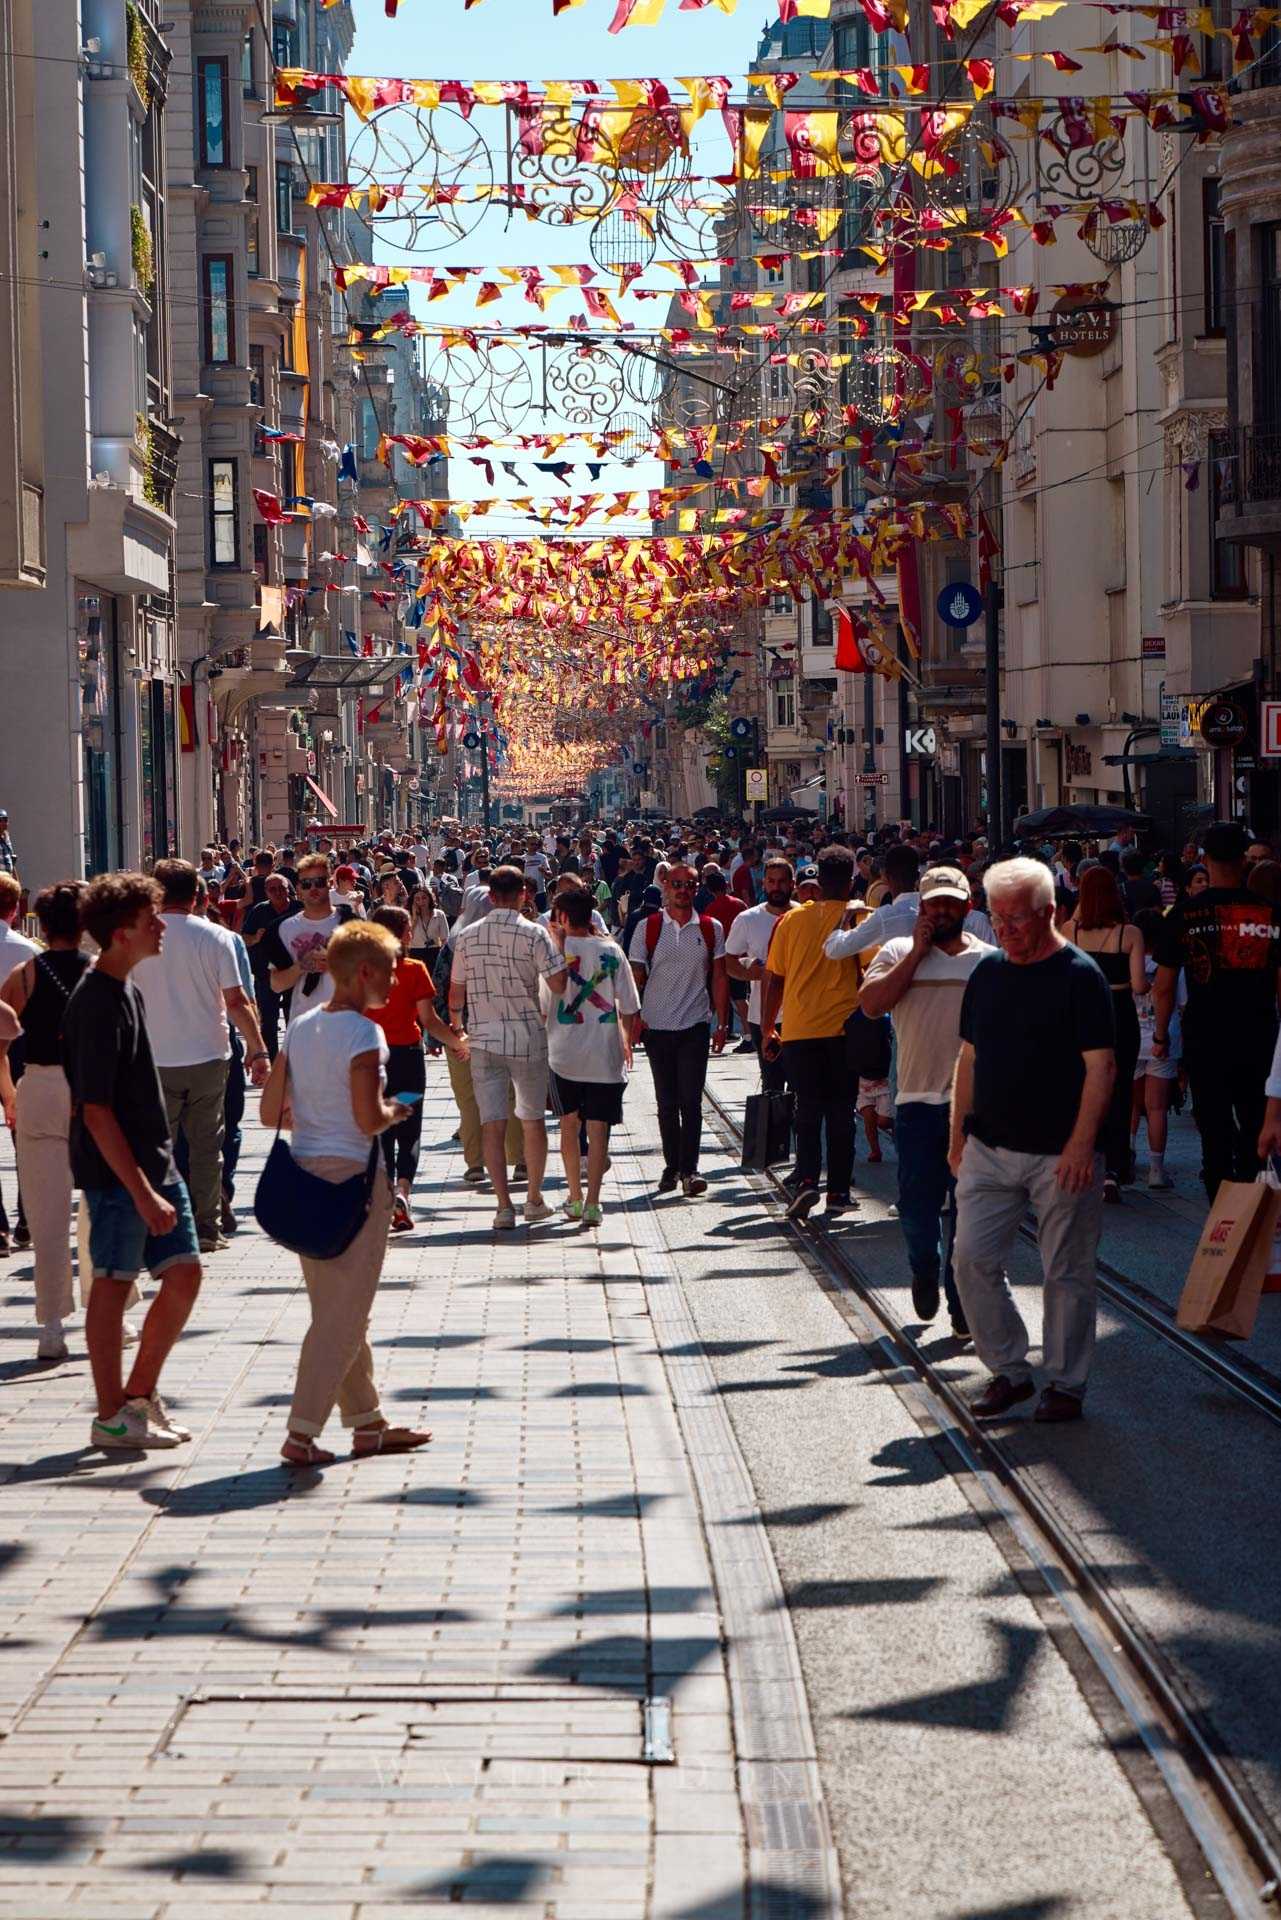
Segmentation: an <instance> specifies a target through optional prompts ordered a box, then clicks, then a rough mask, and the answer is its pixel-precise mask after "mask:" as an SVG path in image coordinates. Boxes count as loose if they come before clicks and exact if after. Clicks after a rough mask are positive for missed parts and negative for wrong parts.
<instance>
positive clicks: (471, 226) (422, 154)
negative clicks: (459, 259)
mask: <svg viewBox="0 0 1281 1920" xmlns="http://www.w3.org/2000/svg"><path fill="white" fill-rule="evenodd" d="M347 178H348V180H349V181H350V183H351V185H352V186H353V187H357V188H362V189H367V190H368V195H369V197H368V198H366V199H363V200H360V201H357V203H356V205H355V207H354V209H353V212H354V215H355V218H356V219H357V220H358V221H359V222H360V224H361V225H362V226H363V227H364V228H365V229H366V230H367V232H368V233H369V234H370V236H371V239H372V236H373V235H374V234H375V233H376V234H377V236H378V242H379V247H380V250H383V251H389V252H391V253H395V254H401V255H404V256H406V257H410V256H413V255H415V254H426V253H440V252H442V251H443V250H444V249H445V248H447V247H453V246H456V245H457V244H458V243H459V242H460V241H462V240H466V239H467V237H468V236H469V235H470V234H472V233H474V232H475V231H476V229H477V227H479V225H480V223H481V221H482V220H483V219H484V218H485V215H486V214H487V213H488V211H489V204H490V203H489V197H488V196H489V192H490V190H491V189H492V187H493V184H494V165H493V158H492V155H491V154H490V151H489V147H488V144H487V143H486V141H485V139H484V137H483V135H482V134H480V133H479V132H478V131H477V130H476V128H475V127H473V126H472V125H471V123H470V122H469V121H467V120H464V118H463V116H462V114H461V113H457V112H455V111H454V109H453V108H452V107H434V108H431V109H427V108H422V107H412V106H395V107H383V108H382V109H381V110H380V111H379V112H378V113H375V114H374V115H372V117H371V118H370V119H368V120H366V121H364V122H363V123H362V124H361V126H360V127H359V128H358V129H357V131H356V133H355V135H354V136H353V138H352V141H351V146H350V149H349V152H348V160H347ZM393 180H394V181H397V182H400V183H403V189H404V190H403V192H402V193H400V194H398V195H397V197H395V198H392V199H388V201H387V202H386V204H385V205H384V206H382V207H381V208H377V210H375V208H376V203H377V190H378V188H379V186H380V185H385V184H386V183H387V182H388V181H393ZM455 191H456V192H457V196H458V197H457V198H456V199H454V198H451V196H452V195H453V194H454V193H455Z"/></svg>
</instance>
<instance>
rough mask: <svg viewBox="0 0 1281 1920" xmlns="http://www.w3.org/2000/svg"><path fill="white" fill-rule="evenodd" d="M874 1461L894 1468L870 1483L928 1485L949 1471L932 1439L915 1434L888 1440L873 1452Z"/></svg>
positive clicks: (879, 1465) (876, 1465)
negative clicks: (877, 1451) (876, 1451)
mask: <svg viewBox="0 0 1281 1920" xmlns="http://www.w3.org/2000/svg"><path fill="white" fill-rule="evenodd" d="M872 1465H873V1466H875V1467H890V1468H892V1469H893V1471H892V1472H890V1473H879V1474H876V1475H874V1476H873V1477H872V1478H871V1479H870V1480H869V1481H868V1483H867V1484H868V1485H869V1486H870V1487H927V1486H929V1484H930V1482H931V1481H933V1480H942V1479H945V1478H946V1477H947V1471H948V1470H947V1467H946V1465H945V1464H944V1462H943V1461H942V1460H941V1459H940V1458H939V1456H938V1454H937V1453H936V1452H935V1451H934V1448H933V1447H932V1446H931V1445H930V1443H929V1441H928V1440H926V1439H923V1438H918V1437H917V1436H916V1435H914V1434H913V1435H908V1436H904V1438H903V1439H901V1440H889V1441H887V1442H886V1444H885V1445H884V1446H883V1447H882V1448H881V1450H880V1452H879V1453H874V1454H873V1455H872Z"/></svg>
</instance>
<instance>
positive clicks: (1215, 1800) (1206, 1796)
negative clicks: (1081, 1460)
mask: <svg viewBox="0 0 1281 1920" xmlns="http://www.w3.org/2000/svg"><path fill="white" fill-rule="evenodd" d="M704 1099H705V1100H706V1102H707V1105H708V1107H709V1108H710V1110H711V1112H712V1113H713V1115H714V1116H715V1120H716V1123H717V1125H718V1127H719V1130H720V1131H721V1133H722V1135H723V1136H724V1137H725V1138H726V1139H727V1140H728V1141H730V1142H732V1143H733V1144H734V1145H736V1146H737V1145H739V1144H740V1143H741V1140H742V1128H741V1126H740V1125H739V1123H738V1121H737V1120H736V1119H735V1117H734V1115H733V1114H732V1113H731V1112H730V1111H729V1110H728V1108H727V1107H726V1106H725V1105H724V1103H723V1102H722V1101H721V1100H720V1099H718V1098H717V1096H716V1095H715V1094H714V1093H712V1092H711V1091H710V1090H707V1091H706V1092H705V1094H704ZM762 1177H763V1178H765V1179H766V1180H767V1181H768V1182H769V1184H770V1185H771V1186H772V1187H773V1188H774V1190H775V1192H776V1193H777V1195H778V1196H779V1198H780V1199H784V1200H785V1199H787V1198H789V1197H790V1196H789V1195H788V1193H787V1190H786V1188H785V1187H784V1185H783V1182H782V1180H781V1179H780V1178H779V1177H778V1176H777V1175H775V1174H774V1173H773V1172H772V1171H770V1172H767V1173H766V1174H764V1175H763V1176H762ZM780 1225H781V1226H782V1227H783V1228H784V1230H785V1231H787V1232H788V1233H790V1234H792V1235H794V1236H795V1238H796V1240H797V1242H798V1243H799V1244H800V1245H801V1246H803V1247H804V1249H805V1251H806V1253H807V1254H808V1255H809V1257H810V1261H811V1263H812V1264H813V1265H814V1266H815V1267H817V1268H818V1270H819V1276H820V1281H821V1283H824V1284H825V1286H826V1291H827V1292H828V1293H829V1296H830V1297H831V1299H832V1302H833V1305H834V1306H835V1307H836V1309H837V1311H838V1312H839V1313H840V1314H841V1316H842V1318H843V1319H845V1320H846V1322H847V1324H848V1325H849V1326H850V1327H851V1330H852V1331H853V1332H854V1333H855V1334H856V1335H857V1336H858V1337H859V1339H860V1340H861V1341H862V1342H863V1344H865V1345H866V1346H868V1347H869V1348H870V1349H871V1351H872V1352H873V1355H874V1357H876V1358H877V1360H878V1363H879V1364H880V1365H881V1366H882V1367H883V1368H884V1369H885V1370H886V1371H887V1372H888V1373H890V1374H891V1375H896V1376H898V1377H897V1379H896V1385H898V1386H899V1388H900V1390H902V1391H904V1392H905V1393H906V1394H907V1396H908V1397H909V1399H910V1400H911V1401H912V1402H913V1404H914V1407H915V1410H916V1412H917V1414H918V1417H921V1418H922V1419H923V1423H924V1424H925V1425H926V1426H927V1427H928V1428H932V1429H933V1430H934V1431H935V1432H937V1434H938V1435H939V1436H940V1437H941V1438H942V1439H943V1440H944V1441H945V1442H946V1443H947V1444H948V1446H949V1447H950V1449H951V1451H952V1453H953V1454H954V1455H955V1456H956V1457H957V1458H958V1460H959V1462H960V1464H961V1467H962V1468H963V1469H964V1470H965V1472H966V1473H967V1474H968V1476H969V1477H970V1478H971V1480H972V1481H973V1482H974V1483H975V1485H976V1487H977V1488H978V1489H980V1490H981V1494H982V1496H983V1503H984V1504H985V1505H986V1506H987V1507H988V1508H989V1509H990V1511H991V1513H992V1515H993V1517H994V1518H996V1519H999V1520H1003V1521H1004V1522H1005V1523H1006V1524H1007V1525H1008V1526H1009V1527H1010V1529H1011V1532H1012V1533H1013V1535H1014V1537H1015V1538H1016V1539H1017V1541H1018V1543H1019V1545H1020V1547H1021V1549H1022V1550H1023V1552H1024V1553H1025V1554H1026V1555H1027V1557H1028V1559H1029V1561H1030V1562H1031V1564H1032V1566H1033V1567H1034V1568H1035V1570H1036V1572H1037V1574H1038V1575H1039V1576H1040V1578H1041V1580H1042V1581H1043V1583H1044V1587H1045V1589H1046V1591H1047V1592H1048V1593H1049V1594H1050V1595H1051V1596H1052V1597H1053V1599H1054V1600H1055V1601H1056V1602H1057V1603H1058V1605H1059V1607H1060V1609H1061V1611H1062V1613H1063V1615H1064V1616H1065V1618H1066V1620H1067V1621H1068V1623H1069V1624H1070V1626H1071V1627H1072V1628H1073V1629H1074V1631H1075V1632H1076V1634H1077V1637H1078V1639H1079V1640H1080V1642H1081V1644H1082V1645H1083V1647H1084V1648H1085V1650H1086V1653H1087V1654H1088V1656H1089V1658H1090V1660H1091V1662H1092V1663H1093V1665H1094V1666H1095V1668H1096V1669H1097V1670H1098V1672H1099V1673H1100V1675H1101V1676H1102V1678H1103V1679H1104V1681H1105V1682H1106V1684H1107V1686H1108V1687H1109V1688H1110V1690H1111V1692H1112V1694H1113V1696H1114V1698H1115V1699H1116V1701H1117V1702H1118V1704H1119V1705H1120V1707H1121V1708H1122V1710H1123V1712H1124V1714H1125V1715H1126V1717H1127V1718H1128V1720H1129V1721H1130V1724H1131V1725H1132V1726H1133V1728H1134V1730H1135V1732H1136V1734H1137V1735H1138V1737H1139V1739H1140V1740H1141V1741H1142V1743H1143V1746H1144V1747H1145V1748H1146V1750H1147V1752H1148V1754H1149V1755H1150V1757H1151V1759H1152V1761H1153V1763H1154V1765H1155V1767H1156V1769H1157V1771H1158V1772H1159V1774H1160V1776H1161V1778H1162V1780H1163V1782H1164V1784H1165V1786H1166V1788H1167V1790H1168V1792H1169V1794H1170V1797H1171V1799H1172V1800H1173V1802H1174V1804H1175V1806H1176V1807H1177V1809H1178V1811H1179V1813H1180V1815H1181V1816H1182V1819H1183V1821H1184V1823H1185V1825H1186V1827H1187V1829H1188V1831H1189V1832H1190V1833H1191V1835H1192V1836H1193V1838H1194V1839H1195V1841H1196V1843H1197V1845H1198V1847H1199V1848H1200V1851H1201V1854H1202V1855H1203V1857H1204V1859H1205V1862H1206V1864H1207V1866H1208V1868H1209V1870H1210V1872H1211V1873H1212V1874H1213V1876H1214V1878H1215V1880H1216V1881H1217V1882H1218V1885H1219V1887H1220V1889H1221V1891H1222V1893H1223V1895H1224V1899H1225V1901H1226V1903H1227V1907H1228V1910H1229V1911H1230V1912H1231V1913H1232V1914H1233V1915H1234V1916H1235V1917H1236V1920H1266V1917H1267V1916H1275V1915H1276V1914H1277V1913H1278V1911H1279V1910H1281V1835H1279V1834H1278V1833H1277V1831H1276V1829H1275V1827H1274V1826H1273V1824H1272V1822H1271V1821H1270V1820H1269V1819H1268V1818H1267V1816H1266V1815H1265V1814H1264V1813H1263V1812H1262V1811H1261V1810H1260V1809H1259V1808H1258V1807H1257V1805H1256V1803H1255V1801H1254V1798H1253V1795H1252V1794H1251V1793H1250V1792H1249V1790H1248V1788H1247V1787H1246V1786H1245V1785H1244V1784H1243V1782H1242V1781H1241V1780H1240V1779H1239V1778H1238V1777H1237V1774H1236V1771H1235V1769H1234V1768H1233V1766H1232V1763H1231V1758H1230V1756H1229V1755H1228V1754H1226V1753H1225V1751H1224V1749H1223V1744H1222V1741H1221V1740H1220V1738H1219V1736H1218V1734H1217V1733H1216V1731H1215V1729H1214V1728H1213V1726H1212V1725H1210V1724H1209V1723H1208V1722H1207V1720H1206V1719H1205V1717H1204V1715H1203V1714H1202V1713H1201V1712H1200V1710H1199V1708H1198V1707H1197V1705H1196V1703H1195V1702H1194V1701H1193V1700H1192V1699H1191V1698H1190V1697H1189V1695H1188V1693H1187V1691H1186V1690H1185V1688H1184V1685H1183V1683H1182V1681H1181V1679H1180V1677H1179V1675H1178V1674H1177V1672H1176V1671H1175V1670H1174V1668H1173V1667H1172V1666H1171V1665H1170V1663H1169V1662H1168V1661H1167V1660H1166V1658H1165V1656H1164V1655H1163V1653H1162V1651H1161V1649H1160V1647H1159V1646H1158V1645H1157V1643H1156V1642H1155V1641H1154V1640H1153V1639H1152V1638H1151V1637H1150V1636H1149V1635H1148V1634H1147V1633H1145V1631H1144V1630H1143V1628H1142V1627H1141V1626H1140V1625H1139V1623H1138V1622H1137V1621H1136V1620H1135V1619H1134V1618H1133V1617H1132V1616H1131V1614H1130V1612H1129V1610H1128V1608H1127V1607H1126V1606H1125V1605H1124V1603H1123V1601H1122V1600H1121V1599H1120V1598H1119V1597H1118V1596H1117V1595H1116V1594H1115V1593H1114V1592H1113V1591H1112V1589H1111V1588H1110V1586H1109V1584H1108V1583H1107V1581H1106V1579H1104V1578H1103V1577H1101V1576H1100V1574H1099V1572H1098V1570H1097V1569H1096V1567H1095V1566H1094V1564H1093V1562H1092V1560H1091V1557H1090V1555H1089V1553H1088V1552H1087V1550H1086V1549H1085V1548H1084V1546H1083V1545H1082V1543H1081V1542H1080V1540H1079V1539H1078V1537H1077V1535H1076V1533H1075V1531H1074V1529H1073V1528H1072V1527H1071V1525H1070V1524H1069V1523H1068V1522H1067V1521H1066V1520H1065V1519H1064V1517H1063V1516H1062V1515H1061V1514H1060V1513H1058V1512H1057V1511H1056V1509H1055V1507H1054V1505H1053V1504H1052V1502H1051V1501H1050V1500H1048V1499H1047V1497H1046V1496H1045V1494H1044V1493H1043V1492H1042V1491H1041V1489H1040V1488H1038V1487H1037V1486H1036V1485H1035V1484H1034V1483H1033V1481H1032V1479H1031V1478H1030V1476H1029V1475H1028V1473H1027V1472H1026V1471H1025V1469H1024V1467H1023V1466H1022V1465H1021V1463H1020V1462H1019V1460H1018V1459H1017V1458H1016V1457H1015V1455H1014V1454H1013V1453H1012V1452H1011V1451H1010V1450H1009V1449H1008V1448H1007V1447H1005V1446H1003V1445H1002V1443H1001V1441H1000V1440H999V1439H998V1438H996V1437H995V1435H994V1434H993V1433H991V1432H990V1431H989V1430H988V1429H987V1428H986V1427H984V1426H983V1424H982V1423H981V1422H979V1421H978V1420H977V1419H976V1418H975V1417H974V1415H973V1414H972V1412H971V1411H970V1408H969V1405H968V1403H967V1401H966V1399H965V1398H964V1397H963V1395H962V1394H961V1393H959V1392H958V1391H957V1389H956V1387H955V1386H954V1385H953V1384H952V1383H951V1382H950V1381H949V1380H948V1379H947V1378H946V1376H945V1375H944V1374H943V1373H942V1372H941V1371H940V1369H939V1367H938V1366H937V1365H936V1364H935V1363H934V1362H933V1361H932V1360H931V1359H930V1358H929V1356H928V1355H926V1354H925V1353H924V1352H923V1351H922V1350H921V1348H920V1346H919V1345H918V1344H917V1342H916V1341H915V1340H914V1339H913V1338H912V1336H911V1334H910V1333H909V1332H908V1331H907V1330H906V1328H905V1327H904V1325H903V1324H902V1322H901V1321H900V1320H899V1318H898V1316H897V1315H896V1314H895V1312H894V1310H893V1308H892V1307H891V1306H890V1305H889V1303H888V1302H887V1301H886V1300H885V1298H884V1297H883V1295H882V1294H881V1293H880V1291H879V1289H878V1288H877V1286H876V1284H875V1282H874V1280H873V1279H872V1278H871V1276H870V1275H869V1274H868V1273H867V1272H866V1271H865V1269H864V1268H863V1267H862V1266H861V1265H860V1263H859V1261H858V1259H857V1257H856V1255H855V1253H854V1252H853V1250H852V1249H851V1248H849V1247H848V1246H847V1245H845V1244H844V1243H843V1240H842V1239H841V1238H838V1237H837V1236H835V1235H832V1234H829V1233H827V1232H825V1231H824V1230H823V1229H822V1227H821V1226H819V1227H818V1228H817V1230H815V1229H814V1227H813V1226H812V1225H811V1227H809V1228H805V1229H802V1228H800V1227H798V1226H796V1225H795V1224H793V1223H791V1222H788V1221H786V1220H782V1221H780ZM1024 1234H1025V1237H1027V1238H1030V1239H1031V1240H1032V1241H1033V1243H1035V1234H1034V1233H1030V1232H1029V1231H1028V1230H1027V1229H1026V1228H1025V1229H1024ZM1099 1273H1100V1291H1101V1292H1102V1293H1103V1295H1104V1297H1105V1298H1106V1299H1107V1300H1108V1301H1109V1303H1110V1304H1112V1305H1113V1306H1114V1307H1115V1308H1116V1309H1117V1310H1118V1311H1120V1312H1123V1313H1125V1314H1127V1315H1128V1316H1129V1317H1130V1318H1132V1319H1134V1320H1136V1321H1138V1322H1140V1323H1141V1324H1143V1325H1145V1326H1147V1327H1149V1328H1151V1329H1152V1330H1154V1331H1156V1332H1157V1333H1158V1334H1159V1335H1160V1336H1161V1337H1163V1338H1165V1339H1167V1340H1168V1342H1169V1344H1170V1345H1171V1346H1173V1347H1175V1348H1176V1349H1177V1350H1178V1351H1179V1352H1180V1353H1181V1354H1183V1356H1184V1357H1185V1358H1187V1359H1188V1360H1190V1361H1191V1362H1192V1363H1193V1364H1195V1365H1197V1366H1198V1367H1200V1368H1202V1369H1203V1370H1204V1371H1205V1372H1207V1373H1209V1374H1211V1375H1212V1376H1213V1377H1214V1378H1215V1379H1216V1380H1218V1381H1219V1382H1220V1383H1221V1384H1224V1385H1226V1386H1228V1387H1229V1388H1230V1389H1231V1390H1232V1391H1233V1392H1234V1393H1236V1394H1239V1395H1240V1396H1241V1397H1242V1398H1243V1399H1245V1400H1248V1401H1249V1402H1250V1404H1251V1405H1254V1406H1256V1407H1260V1408H1261V1410H1262V1411H1264V1412H1266V1413H1268V1414H1269V1415H1270V1417H1272V1418H1275V1419H1281V1381H1278V1380H1277V1379H1276V1377H1275V1376H1274V1375H1272V1374H1270V1373H1268V1372H1267V1371H1266V1370H1265V1369H1263V1368H1261V1367H1256V1366H1255V1365H1253V1363H1249V1362H1244V1363H1243V1362H1242V1360H1241V1359H1240V1358H1239V1357H1238V1356H1235V1355H1227V1354H1223V1353H1221V1352H1219V1351H1218V1350H1217V1349H1216V1348H1215V1347H1214V1346H1213V1345H1211V1344H1210V1343H1209V1342H1206V1341H1202V1340H1199V1339H1198V1338H1197V1336H1196V1335H1191V1334H1185V1333H1184V1332H1183V1330H1182V1329H1181V1328H1177V1327H1175V1325H1174V1316H1173V1315H1172V1314H1171V1313H1170V1311H1169V1308H1168V1307H1167V1306H1165V1304H1164V1303H1163V1302H1161V1301H1160V1300H1158V1299H1157V1297H1156V1296H1155V1295H1152V1294H1149V1293H1148V1292H1147V1290H1146V1289H1144V1288H1141V1287H1137V1286H1135V1285H1134V1283H1132V1282H1129V1281H1128V1280H1127V1279H1126V1276H1125V1275H1124V1274H1122V1273H1120V1272H1119V1270H1118V1269H1116V1268H1114V1267H1109V1266H1106V1265H1104V1264H1103V1263H1100V1268H1099Z"/></svg>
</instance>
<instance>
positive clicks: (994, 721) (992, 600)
mask: <svg viewBox="0 0 1281 1920" xmlns="http://www.w3.org/2000/svg"><path fill="white" fill-rule="evenodd" d="M984 612H985V614H986V620H985V623H984V631H983V641H984V645H983V667H984V690H985V696H986V704H987V851H988V858H989V859H991V858H992V857H993V856H994V855H995V854H996V852H997V850H998V849H999V847H1000V845H1001V842H1002V841H1003V840H1004V838H1005V832H1004V828H1003V826H1002V820H1001V589H1000V588H999V587H998V586H997V584H996V582H995V580H991V581H989V582H988V589H987V594H986V597H985V605H984Z"/></svg>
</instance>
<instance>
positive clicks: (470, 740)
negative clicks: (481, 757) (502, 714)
mask: <svg viewBox="0 0 1281 1920" xmlns="http://www.w3.org/2000/svg"><path fill="white" fill-rule="evenodd" d="M463 745H464V746H465V747H466V749H467V751H468V753H475V751H476V749H477V747H478V746H479V745H480V735H479V734H478V733H476V732H475V731H473V732H471V733H465V734H464V735H463Z"/></svg>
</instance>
